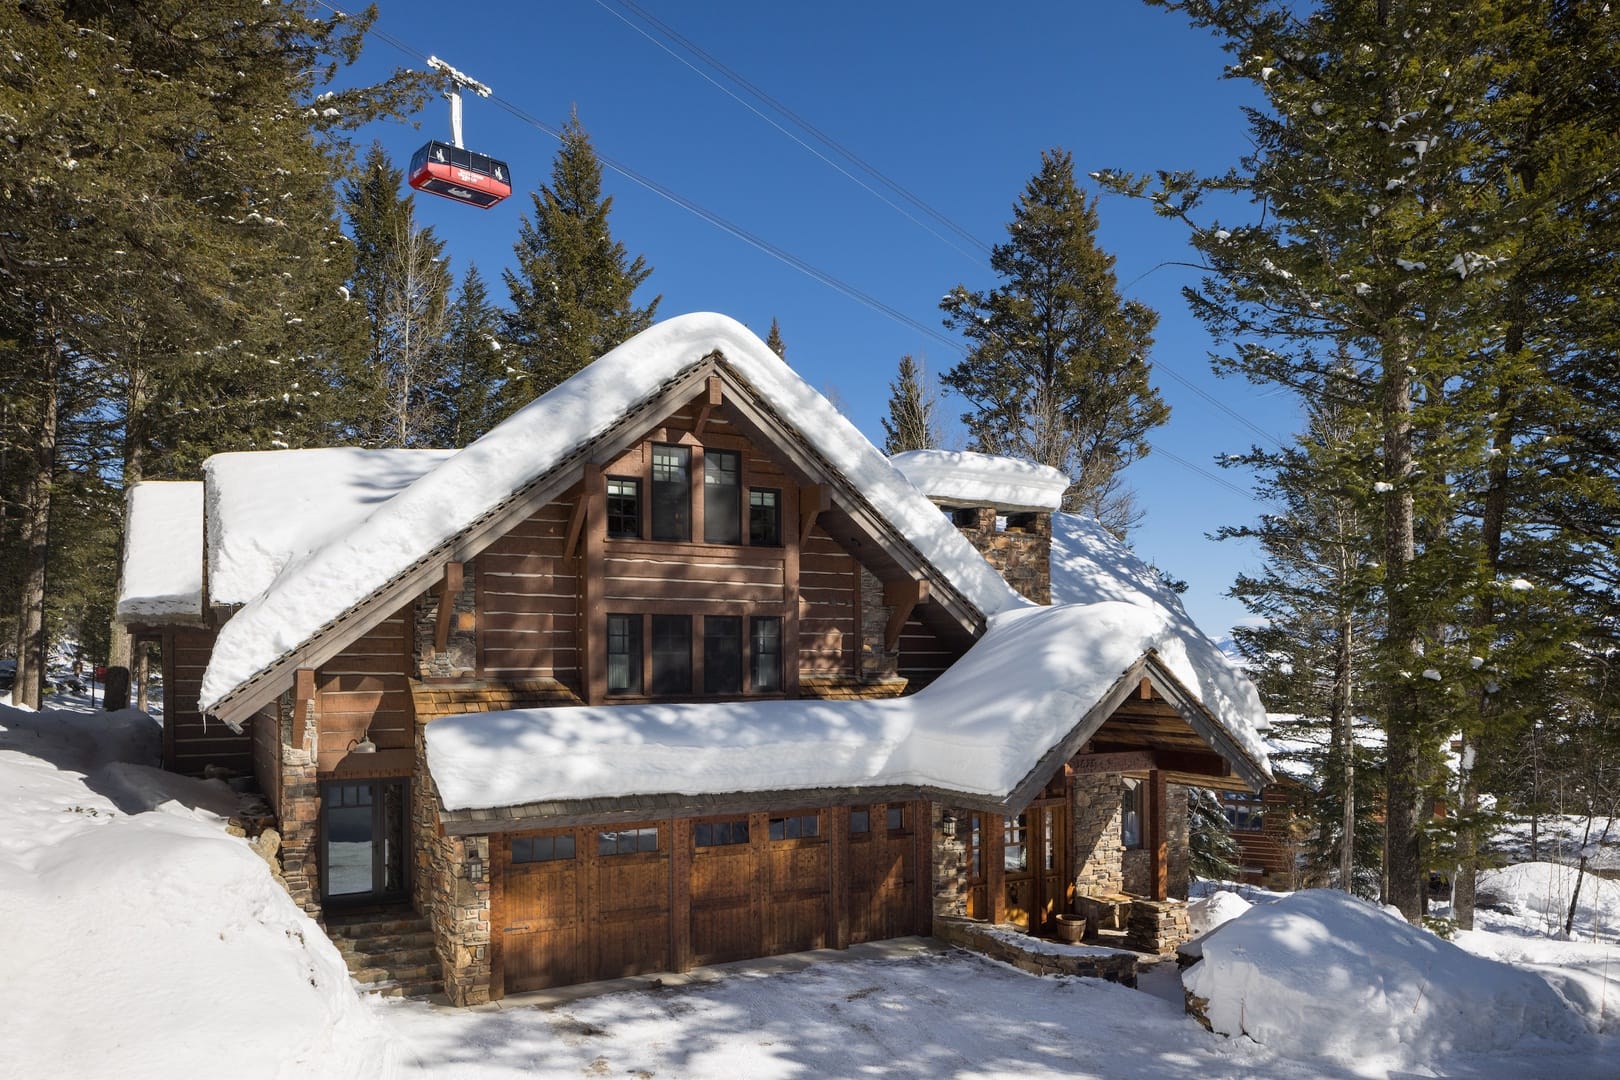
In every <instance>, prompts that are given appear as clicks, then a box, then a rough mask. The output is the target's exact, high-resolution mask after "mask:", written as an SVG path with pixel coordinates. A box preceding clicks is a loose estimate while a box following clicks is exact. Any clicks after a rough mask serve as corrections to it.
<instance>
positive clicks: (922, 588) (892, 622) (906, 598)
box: [883, 578, 928, 652]
mask: <svg viewBox="0 0 1620 1080" xmlns="http://www.w3.org/2000/svg"><path fill="white" fill-rule="evenodd" d="M927 599H928V582H926V581H924V580H923V579H922V578H906V579H905V580H903V581H890V582H885V583H884V586H883V603H884V604H885V605H886V606H888V607H892V608H893V609H894V611H893V612H892V613H890V615H889V625H888V626H887V627H885V628H884V630H883V647H884V648H885V649H887V650H889V651H890V652H894V650H895V649H897V648H899V647H900V631H901V630H903V629H905V626H906V620H908V619H910V618H911V613H912V612H913V611H915V610H916V609H917V605H918V604H920V603H922V602H923V601H925V600H927Z"/></svg>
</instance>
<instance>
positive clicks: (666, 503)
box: [652, 443, 692, 541]
mask: <svg viewBox="0 0 1620 1080" xmlns="http://www.w3.org/2000/svg"><path fill="white" fill-rule="evenodd" d="M691 472H692V451H691V450H690V449H688V448H687V447H684V446H664V445H661V444H657V443H655V444H653V448H652V538H653V539H654V540H675V541H685V540H690V539H692V482H691Z"/></svg>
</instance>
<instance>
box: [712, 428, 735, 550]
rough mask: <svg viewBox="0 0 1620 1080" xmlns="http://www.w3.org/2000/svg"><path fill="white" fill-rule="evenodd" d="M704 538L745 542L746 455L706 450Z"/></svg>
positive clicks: (730, 451)
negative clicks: (744, 457)
mask: <svg viewBox="0 0 1620 1080" xmlns="http://www.w3.org/2000/svg"><path fill="white" fill-rule="evenodd" d="M703 542H704V543H706V544H740V543H742V455H741V454H739V453H737V452H736V451H734V450H705V451H704V452H703Z"/></svg>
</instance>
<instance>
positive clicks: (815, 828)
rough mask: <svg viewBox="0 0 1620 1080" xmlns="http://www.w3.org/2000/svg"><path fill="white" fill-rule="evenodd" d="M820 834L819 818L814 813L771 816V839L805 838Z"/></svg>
mask: <svg viewBox="0 0 1620 1080" xmlns="http://www.w3.org/2000/svg"><path fill="white" fill-rule="evenodd" d="M820 835H821V819H820V818H819V817H817V816H816V815H815V814H799V815H796V816H793V817H773V818H771V839H772V840H807V839H809V838H810V837H813V836H820Z"/></svg>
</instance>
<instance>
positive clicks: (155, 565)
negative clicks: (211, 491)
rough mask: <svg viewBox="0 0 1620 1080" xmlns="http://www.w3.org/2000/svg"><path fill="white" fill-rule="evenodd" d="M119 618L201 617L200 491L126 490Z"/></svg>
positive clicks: (170, 487) (165, 485)
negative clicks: (126, 507) (126, 505)
mask: <svg viewBox="0 0 1620 1080" xmlns="http://www.w3.org/2000/svg"><path fill="white" fill-rule="evenodd" d="M126 499H127V502H128V509H127V511H126V524H125V527H124V572H123V576H122V579H121V585H120V589H119V593H118V617H119V618H120V619H123V620H125V621H138V620H140V619H142V618H167V619H172V618H184V617H186V616H190V617H192V618H200V617H201V616H202V610H203V600H202V590H203V577H202V568H203V486H202V484H200V483H198V482H197V481H195V480H190V481H170V482H161V481H144V482H142V483H139V484H132V485H130V489H129V492H128V494H127V496H126Z"/></svg>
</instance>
